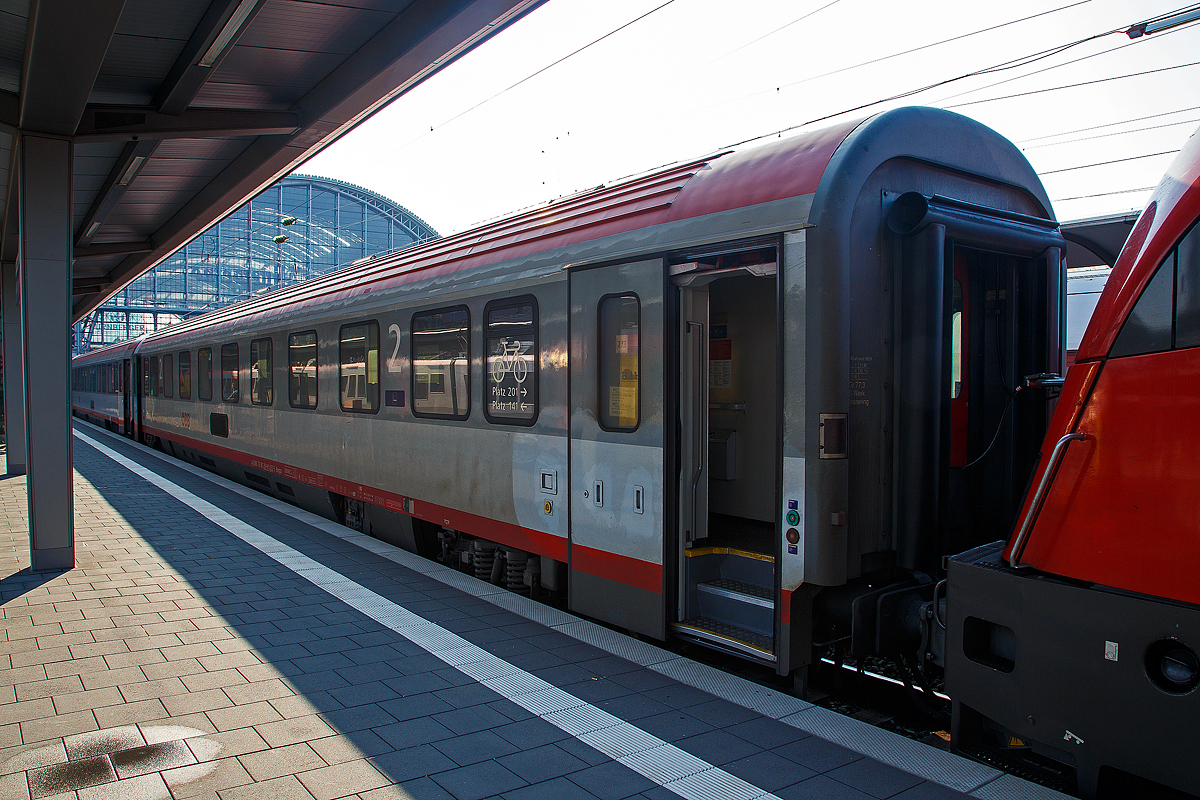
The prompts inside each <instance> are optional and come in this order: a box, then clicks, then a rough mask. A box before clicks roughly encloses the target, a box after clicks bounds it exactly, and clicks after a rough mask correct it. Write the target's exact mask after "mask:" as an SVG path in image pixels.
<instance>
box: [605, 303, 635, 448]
mask: <svg viewBox="0 0 1200 800" xmlns="http://www.w3.org/2000/svg"><path fill="white" fill-rule="evenodd" d="M599 312H600V313H599V316H600V354H599V355H600V398H599V408H600V427H601V428H604V429H605V430H609V431H632V430H634V429H636V428H637V426H638V411H639V405H638V403H639V399H638V374H639V372H640V370H641V356H640V355H639V350H638V324H639V322H640V321H641V320H640V317H641V307H640V305H639V303H638V298H637V295H633V294H622V295H610V296H608V297H604V298H601V300H600V310H599Z"/></svg>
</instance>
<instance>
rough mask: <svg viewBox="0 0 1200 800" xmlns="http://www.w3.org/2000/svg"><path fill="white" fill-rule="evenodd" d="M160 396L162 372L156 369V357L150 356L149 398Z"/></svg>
mask: <svg viewBox="0 0 1200 800" xmlns="http://www.w3.org/2000/svg"><path fill="white" fill-rule="evenodd" d="M160 394H162V372H161V371H160V370H159V368H158V356H150V396H151V397H158V396H159V395H160Z"/></svg>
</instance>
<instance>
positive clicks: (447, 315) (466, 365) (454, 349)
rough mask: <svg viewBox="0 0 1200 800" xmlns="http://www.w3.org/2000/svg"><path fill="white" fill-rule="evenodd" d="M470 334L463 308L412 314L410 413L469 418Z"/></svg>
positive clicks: (448, 417)
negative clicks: (411, 411)
mask: <svg viewBox="0 0 1200 800" xmlns="http://www.w3.org/2000/svg"><path fill="white" fill-rule="evenodd" d="M470 333H471V312H470V311H468V310H467V307H466V306H456V307H454V308H443V309H439V310H437V311H430V312H428V313H425V314H415V315H413V318H412V337H411V341H412V365H413V375H412V381H413V386H412V410H413V414H415V415H417V416H418V417H434V418H438V419H466V418H467V417H468V416H470V414H471V372H470V365H471V345H470V338H471V337H470Z"/></svg>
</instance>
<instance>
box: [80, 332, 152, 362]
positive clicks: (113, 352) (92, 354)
mask: <svg viewBox="0 0 1200 800" xmlns="http://www.w3.org/2000/svg"><path fill="white" fill-rule="evenodd" d="M145 338H146V337H145V336H139V337H137V338H135V339H126V340H125V341H123V342H117V343H116V344H110V345H106V346H104V347H99V348H96V349H95V350H89V351H88V352H86V353H83V354H81V355H78V356H75V357H74V358H73V359H72V361H73V363H75V364H90V363H93V362H100V363H103V362H105V361H112V360H115V359H118V358H124V357H125V356H127V355H129V354H130V353H132V352H133V351H134V350H136V349H137V346H138V345H139V344H141V342H142V340H143V339H145Z"/></svg>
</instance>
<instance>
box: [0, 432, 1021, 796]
mask: <svg viewBox="0 0 1200 800" xmlns="http://www.w3.org/2000/svg"><path fill="white" fill-rule="evenodd" d="M81 430H82V432H84V433H85V434H86V435H88V436H91V437H93V438H96V439H97V440H100V441H102V442H103V444H104V445H106V446H108V447H113V448H115V449H117V450H119V451H120V452H121V453H122V454H124V455H125V456H126V457H128V458H131V459H133V460H134V461H136V462H138V463H141V464H144V465H146V466H147V467H150V468H152V469H154V470H156V471H157V472H159V473H160V474H163V475H164V476H166V477H168V478H169V479H170V480H172V481H174V482H176V483H177V484H178V485H180V486H182V487H185V488H187V489H189V490H190V491H194V492H197V493H198V494H201V495H202V496H204V497H205V498H207V499H208V500H209V501H210V502H213V503H215V504H217V505H218V506H219V507H221V508H223V509H225V510H227V511H229V512H230V513H233V514H234V515H236V516H237V517H239V518H240V519H243V520H245V521H246V522H247V523H249V524H250V525H253V526H254V527H256V528H257V529H259V530H261V531H262V532H264V533H267V534H269V535H271V536H273V537H276V538H277V539H278V540H279V541H280V542H283V543H285V544H287V545H288V546H290V547H292V548H295V549H296V550H298V551H300V552H302V553H304V554H305V555H307V556H308V557H310V558H313V559H316V560H317V561H319V562H320V563H322V564H324V565H326V566H328V567H331V568H332V569H335V570H337V571H338V572H339V573H341V574H342V575H344V576H346V577H348V578H350V579H352V580H354V581H355V582H357V584H359V585H360V586H362V587H366V588H368V589H370V590H372V591H374V592H377V593H379V594H380V595H382V596H383V597H386V598H388V599H389V600H391V601H392V602H395V603H398V604H400V605H402V606H403V607H405V608H407V609H409V610H411V611H413V612H415V613H417V614H419V615H420V616H422V617H424V618H425V619H428V620H430V621H433V622H436V623H437V624H438V625H441V626H443V627H444V628H445V629H447V630H448V631H451V632H453V633H455V634H457V635H458V636H461V637H462V638H463V639H465V640H467V641H468V642H471V643H474V644H476V645H478V646H479V647H480V648H482V649H483V650H485V651H487V652H488V653H491V654H493V655H495V656H497V657H499V658H501V659H504V660H506V661H507V662H509V663H511V664H513V665H515V666H517V667H519V668H521V669H523V670H526V671H528V672H529V673H531V674H532V675H535V676H538V677H539V678H541V679H543V680H545V681H547V682H549V683H550V684H552V685H554V686H557V687H559V688H561V689H563V690H564V691H566V692H568V693H571V694H573V695H574V696H576V697H578V698H580V699H581V700H584V701H587V702H589V703H591V704H593V705H594V706H595V707H596V708H598V709H601V710H602V711H605V712H607V713H609V714H612V715H614V716H615V717H617V718H619V719H622V720H626V721H628V722H630V723H632V724H633V725H636V726H637V727H638V728H641V729H642V730H644V731H646V732H648V733H651V734H653V735H655V736H658V737H660V738H661V739H663V740H664V741H666V742H670V743H672V744H674V745H675V746H677V747H679V748H680V749H682V750H683V751H685V752H687V753H691V754H693V755H695V756H697V757H699V758H702V759H705V760H707V761H708V762H709V763H711V764H714V765H717V766H720V767H721V768H722V769H724V770H725V771H727V772H728V773H730V774H732V775H735V776H738V777H740V778H742V779H743V780H745V781H748V782H750V783H752V784H754V785H755V786H757V787H759V788H761V789H763V790H766V791H771V792H774V793H775V794H776V796H778V797H781V798H784V799H785V800H793V799H797V800H798V799H799V798H808V797H812V798H817V797H821V798H862V799H863V800H866V799H867V798H903V799H904V800H915V799H916V798H930V799H931V800H935V799H937V798H943V797H957V796H961V794H960V793H958V792H955V791H952V790H950V789H947V788H945V787H943V786H939V785H937V784H934V783H931V782H929V781H926V780H923V779H922V778H919V777H917V776H915V775H912V774H910V773H908V772H905V771H902V770H899V769H896V768H894V767H890V766H887V765H885V764H881V763H879V762H877V761H875V760H873V759H869V758H864V757H863V756H862V755H860V754H859V753H857V752H853V751H850V750H847V749H846V748H843V747H839V746H837V745H833V744H830V743H829V742H827V741H825V740H824V739H821V738H819V737H816V736H812V735H810V734H809V733H807V732H805V731H804V730H802V729H800V728H797V727H796V726H795V725H794V724H788V723H785V722H783V721H780V720H779V719H777V718H773V717H771V716H763V715H762V714H759V713H757V712H756V711H751V710H748V709H746V708H744V707H742V706H740V705H737V704H734V703H730V702H728V701H727V700H724V699H719V698H716V697H714V696H713V695H711V694H709V693H707V692H705V691H701V690H700V689H698V688H695V687H694V686H689V685H687V684H684V683H680V682H679V681H678V680H676V679H675V678H674V677H670V676H668V675H664V674H663V673H662V672H660V671H655V670H654V669H650V668H648V667H646V666H642V664H641V663H635V662H634V661H629V660H626V659H624V658H618V657H616V656H614V655H612V653H610V652H608V650H606V649H602V647H598V646H595V645H594V644H589V643H585V642H584V641H580V638H576V635H579V636H582V637H584V638H589V637H590V639H591V640H592V641H594V642H595V643H598V644H604V643H605V642H606V641H607V637H608V635H609V634H608V632H605V631H602V629H600V630H593V627H594V626H591V623H586V622H581V621H578V620H575V619H574V618H569V617H567V618H565V619H563V620H561V622H562V626H563V628H564V629H568V628H570V629H571V630H572V631H573V632H574V633H575V634H576V635H567V634H566V633H563V632H561V631H557V630H554V629H553V628H548V627H546V626H545V625H542V624H538V623H533V622H531V621H530V620H529V619H526V618H525V617H523V616H521V615H519V614H516V613H514V612H513V611H510V610H508V609H507V608H505V607H503V606H501V605H497V604H496V603H493V602H489V600H488V599H486V598H485V597H480V596H477V594H478V592H474V591H467V592H464V591H463V590H462V589H460V588H453V587H448V586H447V585H446V584H445V583H443V582H441V581H438V580H435V579H433V578H432V577H430V576H429V575H428V574H422V572H421V571H416V570H414V569H409V568H407V567H405V566H401V565H399V564H397V563H396V559H395V558H394V557H390V556H388V555H387V553H386V551H383V550H380V549H379V548H378V547H375V550H376V552H372V550H370V549H364V547H363V546H361V545H362V544H363V543H362V542H355V541H353V538H354V537H353V536H349V537H347V536H339V535H334V534H332V533H331V532H330V529H329V528H328V526H326V525H324V524H323V523H317V524H306V523H303V522H300V521H298V520H297V519H296V517H295V515H289V514H286V513H281V512H280V511H278V510H276V509H272V508H269V507H266V506H264V505H263V504H262V503H260V502H257V501H256V500H255V499H254V498H253V497H251V496H247V494H246V493H244V492H240V491H239V490H236V489H232V488H227V487H221V486H216V485H214V484H213V483H212V482H211V481H209V480H208V478H207V477H206V476H198V475H193V474H191V473H188V472H185V471H184V470H182V469H180V468H178V467H177V466H174V465H171V464H168V463H164V462H163V461H161V460H159V459H157V458H156V457H155V456H154V455H152V454H149V453H147V452H144V451H140V450H139V448H136V447H134V446H132V445H131V444H129V443H126V442H124V440H119V439H116V438H115V437H104V435H103V434H101V433H99V432H97V431H94V430H93V429H91V428H89V427H84V428H82V429H81ZM75 465H76V485H75V506H76V556H77V566H76V568H75V569H74V570H71V571H68V572H63V573H38V574H33V573H30V572H29V571H28V541H27V533H26V524H27V523H26V503H25V484H24V479H23V478H22V477H19V476H7V477H5V478H3V479H0V548H2V552H0V560H2V567H3V570H4V572H3V575H4V576H5V577H3V580H0V612H2V616H0V798H5V800H7V799H8V798H14V800H16V799H18V798H20V799H24V800H33V799H35V798H43V797H53V798H73V799H74V800H93V799H94V800H101V799H107V798H113V799H114V800H116V799H117V798H121V799H122V800H123V799H124V798H143V797H144V798H169V797H174V798H184V797H197V798H222V800H241V798H302V799H303V800H312V799H313V798H316V800H334V799H335V798H342V797H357V798H363V799H364V800H385V798H431V799H432V798H457V800H481V799H482V798H485V797H504V798H509V799H510V800H518V799H520V800H532V799H533V798H553V800H569V798H575V797H599V798H609V799H610V800H621V799H622V798H627V797H640V798H655V799H656V800H657V799H659V798H666V797H675V796H676V795H675V794H673V793H671V792H669V791H667V790H666V789H664V788H663V787H662V786H659V785H657V784H655V783H654V782H652V781H650V780H648V779H647V778H646V777H644V776H643V775H641V774H638V773H637V772H635V771H633V770H632V769H630V768H629V767H627V766H625V765H623V764H621V763H618V762H616V761H614V760H613V759H612V758H610V757H608V756H606V755H604V754H603V753H601V752H600V751H598V750H596V749H594V748H592V747H591V746H589V745H587V744H584V742H583V741H581V740H580V739H578V738H575V737H572V736H570V735H568V734H566V733H564V731H562V730H560V729H559V728H557V727H555V726H553V725H551V724H550V723H548V722H546V721H545V720H544V719H541V718H539V717H537V716H535V715H534V714H532V713H530V712H529V711H527V710H525V709H524V708H522V707H520V706H518V705H517V704H516V703H513V702H511V701H510V700H508V699H506V698H505V697H502V696H501V695H499V694H497V693H496V692H494V691H493V690H491V689H488V688H486V687H484V686H483V685H481V684H479V683H478V682H476V681H475V680H474V679H472V678H470V677H468V676H467V675H465V674H464V673H463V672H461V671H459V670H457V669H454V668H451V667H449V666H447V664H446V663H444V662H443V661H442V660H440V659H438V658H437V657H435V656H434V655H431V654H430V653H428V652H426V651H425V650H423V649H422V648H420V647H418V646H416V645H415V644H413V643H412V642H411V641H408V640H407V639H405V638H403V637H401V636H399V635H397V633H396V632H395V631H393V630H391V629H389V628H387V627H385V626H383V625H381V624H379V623H378V622H376V621H374V620H372V619H371V618H369V617H367V616H365V615H364V614H362V613H360V612H358V611H355V610H354V609H352V608H350V607H349V606H347V605H346V604H345V603H343V602H342V601H341V600H339V599H337V598H335V597H333V596H332V595H331V594H329V593H327V592H326V591H325V590H323V589H320V588H317V587H316V586H315V585H313V584H312V583H310V582H309V581H307V580H306V579H304V578H302V577H300V576H299V575H297V574H296V573H294V572H292V571H290V570H288V569H286V568H284V567H283V566H282V565H281V564H279V563H278V562H277V561H275V560H274V559H272V558H270V557H268V556H267V555H265V554H264V553H262V552H260V551H258V550H256V549H254V548H252V547H250V546H249V545H247V544H246V543H245V542H243V541H241V540H240V539H238V538H235V537H234V536H232V535H230V534H229V533H228V532H226V531H225V530H223V529H222V528H220V527H218V526H217V525H215V524H213V523H212V522H211V521H209V520H208V519H205V518H204V517H202V516H200V515H199V514H197V513H195V512H194V511H193V510H192V509H190V508H188V507H186V506H184V505H183V504H181V503H180V502H178V501H177V500H175V499H173V498H171V497H169V496H167V495H166V494H164V493H163V492H162V491H161V490H159V489H158V488H156V487H153V486H151V485H149V484H148V483H146V482H145V481H144V480H142V479H140V478H138V477H136V476H134V475H133V474H132V473H130V472H129V471H128V470H126V469H124V468H123V467H121V466H119V465H117V464H116V463H115V462H114V461H112V460H111V459H109V458H108V457H106V456H104V455H102V454H101V453H99V452H98V451H97V450H95V449H94V448H92V447H91V446H89V445H87V444H85V443H83V442H82V441H81V440H79V439H78V438H77V439H76V444H75ZM375 545H377V543H374V542H373V540H371V544H370V545H368V546H375ZM381 553H382V554H381ZM416 566H417V568H418V569H419V570H424V571H425V572H429V571H436V570H435V569H434V568H432V567H430V568H429V569H425V568H424V567H422V566H421V565H416ZM506 602H507V601H506ZM581 626H582V627H581ZM589 631H590V633H589ZM634 644H635V645H636V644H640V643H634ZM621 647H624V648H626V649H627V650H628V652H629V654H630V655H631V656H632V657H634V658H635V659H636V660H637V661H638V662H656V658H659V657H656V656H655V654H654V653H653V652H645V651H640V652H639V651H638V649H637V647H634V646H631V645H621ZM647 647H649V646H647ZM622 652H625V651H622ZM676 660H678V659H674V658H672V659H669V661H670V662H671V663H674V661H676ZM679 661H682V660H679ZM656 663H658V664H659V665H661V664H662V663H663V662H662V661H661V660H659V661H657V662H656ZM689 663H690V662H689ZM683 666H686V665H676V668H677V669H681V668H683ZM700 666H701V665H695V667H696V669H698V668H699V667H700ZM689 669H691V668H689ZM696 675H697V676H698V677H699V679H698V681H697V682H699V683H703V681H704V680H712V678H711V677H709V676H707V673H704V672H703V671H702V670H701V671H698V672H696ZM785 711H792V712H795V713H802V712H796V711H795V707H793V706H791V705H785V706H781V711H780V712H779V714H777V715H776V716H780V715H782V714H783V713H784V712H785ZM795 713H793V716H794V715H795ZM982 783H983V784H984V786H985V787H986V786H988V785H990V786H991V787H992V789H993V792H994V790H995V788H996V785H997V784H995V782H992V781H984V782H982ZM1017 794H1021V792H1020V791H1018V792H1017ZM1014 796H1015V795H1014ZM1025 796H1029V795H1025Z"/></svg>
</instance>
